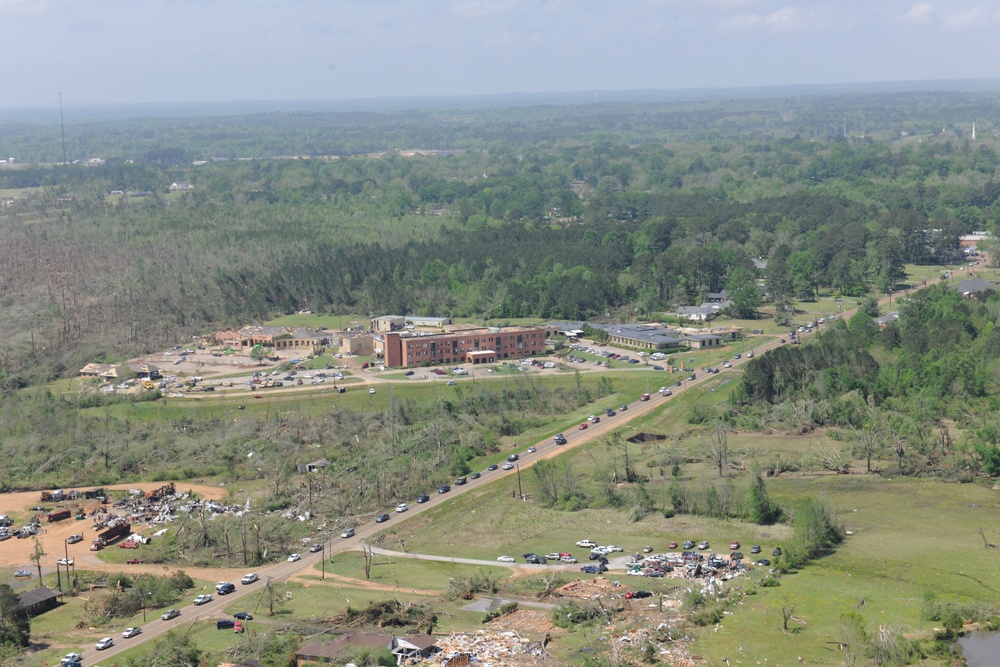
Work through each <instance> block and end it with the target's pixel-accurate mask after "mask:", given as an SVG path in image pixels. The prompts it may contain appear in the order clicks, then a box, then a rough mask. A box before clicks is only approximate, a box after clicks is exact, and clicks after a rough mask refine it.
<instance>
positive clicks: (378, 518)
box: [375, 512, 389, 523]
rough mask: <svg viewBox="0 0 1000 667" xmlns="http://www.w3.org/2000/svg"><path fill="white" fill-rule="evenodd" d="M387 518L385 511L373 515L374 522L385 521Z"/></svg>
mask: <svg viewBox="0 0 1000 667" xmlns="http://www.w3.org/2000/svg"><path fill="white" fill-rule="evenodd" d="M388 520H389V515H388V514H386V513H385V512H383V513H382V514H379V515H378V516H377V517H375V523H385V522H386V521H388Z"/></svg>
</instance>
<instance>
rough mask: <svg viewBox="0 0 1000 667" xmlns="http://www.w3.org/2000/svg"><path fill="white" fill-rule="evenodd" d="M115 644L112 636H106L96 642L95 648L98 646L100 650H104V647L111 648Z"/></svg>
mask: <svg viewBox="0 0 1000 667" xmlns="http://www.w3.org/2000/svg"><path fill="white" fill-rule="evenodd" d="M114 645H115V640H114V639H112V638H111V637H105V638H104V639H102V640H100V641H99V642H97V643H96V644H94V648H96V649H97V650H98V651H103V650H104V649H106V648H111V647H112V646H114Z"/></svg>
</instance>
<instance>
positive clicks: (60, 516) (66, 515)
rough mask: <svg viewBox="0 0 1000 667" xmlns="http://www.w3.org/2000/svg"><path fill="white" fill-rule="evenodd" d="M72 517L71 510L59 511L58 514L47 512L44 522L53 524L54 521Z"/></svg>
mask: <svg viewBox="0 0 1000 667" xmlns="http://www.w3.org/2000/svg"><path fill="white" fill-rule="evenodd" d="M71 516H73V511H72V510H59V511H58V512H49V513H48V514H46V515H45V520H46V521H48V522H49V523H55V522H56V521H62V520H63V519H68V518H70V517H71Z"/></svg>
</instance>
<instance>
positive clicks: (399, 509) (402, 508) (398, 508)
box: [396, 503, 410, 512]
mask: <svg viewBox="0 0 1000 667" xmlns="http://www.w3.org/2000/svg"><path fill="white" fill-rule="evenodd" d="M408 509H410V506H409V505H407V504H406V503H399V504H398V505H396V511H397V512H405V511H406V510H408Z"/></svg>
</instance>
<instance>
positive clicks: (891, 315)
mask: <svg viewBox="0 0 1000 667" xmlns="http://www.w3.org/2000/svg"><path fill="white" fill-rule="evenodd" d="M898 319H899V311H898V310H891V311H889V312H888V313H886V314H885V315H883V316H882V317H876V318H875V321H876V322H878V323H879V324H889V322H895V321H896V320H898Z"/></svg>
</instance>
